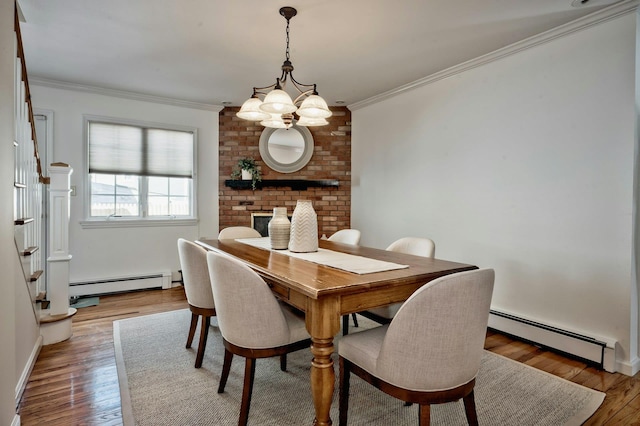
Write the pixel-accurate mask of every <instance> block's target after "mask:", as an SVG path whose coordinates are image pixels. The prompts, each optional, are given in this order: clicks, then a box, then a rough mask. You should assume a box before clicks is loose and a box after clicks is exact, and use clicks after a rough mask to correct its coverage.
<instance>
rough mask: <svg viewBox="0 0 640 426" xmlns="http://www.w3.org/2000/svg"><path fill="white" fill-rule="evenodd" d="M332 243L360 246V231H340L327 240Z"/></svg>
mask: <svg viewBox="0 0 640 426" xmlns="http://www.w3.org/2000/svg"><path fill="white" fill-rule="evenodd" d="M327 239H328V240H329V241H333V242H334V243H343V244H351V245H352V246H357V245H358V244H360V231H358V230H357V229H341V230H339V231H337V232H336V233H335V234H333V235H332V236H330V237H329V238H327Z"/></svg>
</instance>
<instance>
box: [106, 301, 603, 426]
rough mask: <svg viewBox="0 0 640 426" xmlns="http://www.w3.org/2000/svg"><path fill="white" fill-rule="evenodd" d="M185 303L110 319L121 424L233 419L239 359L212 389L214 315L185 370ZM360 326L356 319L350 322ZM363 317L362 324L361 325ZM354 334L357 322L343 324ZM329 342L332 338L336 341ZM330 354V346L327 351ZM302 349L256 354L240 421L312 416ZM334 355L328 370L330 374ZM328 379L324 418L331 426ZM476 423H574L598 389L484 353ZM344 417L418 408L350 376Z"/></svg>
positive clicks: (363, 420)
mask: <svg viewBox="0 0 640 426" xmlns="http://www.w3.org/2000/svg"><path fill="white" fill-rule="evenodd" d="M190 316H191V314H190V312H189V310H187V309H185V310H179V311H172V312H166V313H161V314H155V315H148V316H143V317H137V318H129V319H124V320H120V321H115V322H114V327H113V333H114V345H115V353H116V364H117V370H118V379H119V382H120V394H121V399H122V417H123V423H124V425H127V426H128V425H140V426H143V425H154V426H164V425H167V426H168V425H171V426H173V425H234V424H237V422H238V414H239V411H240V398H241V394H242V378H243V372H244V359H243V358H240V357H235V358H234V361H233V366H232V370H231V374H230V376H229V380H228V382H227V386H226V389H225V392H224V393H222V394H218V393H217V392H216V391H217V386H218V381H219V379H220V372H221V370H222V360H223V354H224V348H223V346H222V342H221V338H220V333H219V330H218V327H217V323H216V321H215V319H213V320H212V326H211V329H210V331H209V340H208V343H207V348H206V352H205V357H204V362H203V364H202V368H200V369H196V368H194V366H193V365H194V362H195V357H196V350H197V340H198V333H199V331H197V332H196V338H195V339H194V344H193V347H192V348H191V349H185V347H184V346H185V342H186V338H187V332H188V329H189V320H190ZM360 325H361V327H360V328H359V329H362V328H366V327H367V323H366V320H365V321H364V323H363V324H360ZM363 325H364V327H363ZM352 330H353V331H352V332H357V330H358V328H352ZM336 341H337V344H339V339H336ZM334 355H335V354H334ZM310 360H311V353H310V352H309V351H306V350H302V351H299V352H296V353H293V354H290V355H289V358H288V365H287V371H286V372H282V371H280V368H279V367H280V364H279V360H278V359H277V358H274V359H260V360H258V362H257V368H256V375H255V384H254V388H253V397H252V400H251V410H250V412H249V424H255V425H258V424H259V425H273V426H287V425H296V426H298V425H310V424H311V423H312V421H313V418H314V410H313V403H312V400H311V391H310V389H309V369H310ZM337 373H338V372H337V362H336V376H337V375H338V374H337ZM337 389H338V387H337V385H336V392H335V394H336V395H335V396H334V402H333V404H332V408H331V418H332V419H333V420H334V423H336V424H337V420H338V407H337V406H338V404H337V393H338V392H337ZM475 393H476V406H477V410H478V420H479V423H480V424H481V425H519V426H525V425H536V426H540V425H553V426H558V425H568V426H570V425H580V424H582V423H583V422H584V421H585V420H586V419H588V418H589V417H590V416H591V415H592V414H593V413H594V412H595V410H596V409H597V408H598V407H599V406H600V404H601V403H602V401H603V399H604V396H605V395H604V394H603V393H601V392H597V391H594V390H591V389H588V388H585V387H583V386H580V385H577V384H574V383H572V382H569V381H567V380H564V379H561V378H558V377H555V376H553V375H551V374H548V373H545V372H542V371H539V370H537V369H535V368H532V367H529V366H526V365H524V364H521V363H518V362H515V361H512V360H510V359H507V358H504V357H502V356H499V355H496V354H492V353H490V352H486V351H485V353H484V356H483V359H482V366H481V368H480V373H479V375H478V377H477V381H476V387H475ZM350 395H351V397H350V400H349V425H415V424H417V419H418V407H417V406H416V405H415V404H414V405H413V406H410V407H405V406H404V405H403V403H402V402H400V401H398V400H396V399H393V398H391V397H389V396H387V395H385V394H384V393H382V392H380V391H378V390H377V389H375V388H374V387H373V386H371V385H369V384H367V383H365V382H363V381H362V380H360V379H359V378H358V377H356V376H352V378H351V393H350ZM431 419H432V424H434V425H447V426H449V425H466V424H467V423H466V419H465V415H464V406H463V404H462V402H461V401H460V402H454V403H448V404H440V405H434V406H432V409H431Z"/></svg>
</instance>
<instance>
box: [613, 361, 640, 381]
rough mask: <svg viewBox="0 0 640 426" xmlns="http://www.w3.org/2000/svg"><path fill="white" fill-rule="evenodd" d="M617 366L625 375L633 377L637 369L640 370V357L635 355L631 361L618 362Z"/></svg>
mask: <svg viewBox="0 0 640 426" xmlns="http://www.w3.org/2000/svg"><path fill="white" fill-rule="evenodd" d="M618 366H619V368H618V372H620V373H622V374H624V375H625V376H631V377H633V376H635V375H636V373H637V372H638V371H640V358H638V357H635V358H634V359H633V361H630V362H619V363H618Z"/></svg>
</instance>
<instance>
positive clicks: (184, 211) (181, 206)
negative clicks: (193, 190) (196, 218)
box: [169, 197, 191, 216]
mask: <svg viewBox="0 0 640 426" xmlns="http://www.w3.org/2000/svg"><path fill="white" fill-rule="evenodd" d="M169 208H170V214H172V215H175V216H190V215H191V203H190V202H189V197H171V201H170V204H169Z"/></svg>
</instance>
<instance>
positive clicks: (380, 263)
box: [236, 237, 409, 275]
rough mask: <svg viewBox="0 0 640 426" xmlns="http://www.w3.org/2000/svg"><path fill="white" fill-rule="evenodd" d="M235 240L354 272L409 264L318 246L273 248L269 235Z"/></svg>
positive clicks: (381, 270)
mask: <svg viewBox="0 0 640 426" xmlns="http://www.w3.org/2000/svg"><path fill="white" fill-rule="evenodd" d="M236 241H238V242H240V243H243V244H248V245H250V246H254V247H258V248H261V249H263V250H270V251H275V252H276V253H280V254H284V255H286V256H291V257H295V258H297V259H302V260H306V261H309V262H313V263H317V264H319V265H324V266H330V267H332V268H336V269H342V270H343V271H347V272H352V273H354V274H361V275H362V274H372V273H374V272H384V271H392V270H394V269H404V268H408V267H409V265H401V264H399V263H393V262H386V261H384V260H378V259H370V258H368V257H363V256H356V255H353V254H348V253H342V252H339V251H333V250H327V249H323V248H318V251H316V252H312V253H294V252H292V251H289V250H273V249H272V248H271V241H270V240H269V237H262V238H238V239H236Z"/></svg>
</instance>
